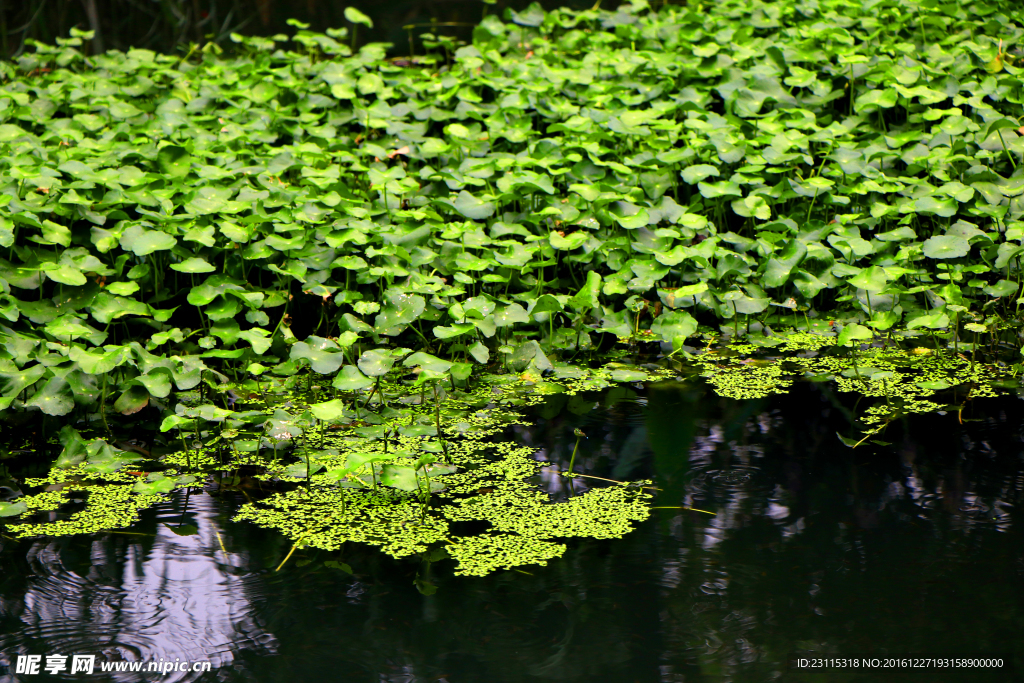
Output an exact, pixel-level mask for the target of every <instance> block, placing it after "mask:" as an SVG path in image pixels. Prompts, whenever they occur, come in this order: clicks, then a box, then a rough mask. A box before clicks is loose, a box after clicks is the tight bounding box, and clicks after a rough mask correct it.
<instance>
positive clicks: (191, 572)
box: [0, 495, 276, 681]
mask: <svg viewBox="0 0 1024 683" xmlns="http://www.w3.org/2000/svg"><path fill="white" fill-rule="evenodd" d="M176 502H177V503H178V504H177V506H175V505H164V506H160V507H159V508H157V509H156V510H155V511H154V513H153V515H151V517H152V518H153V519H152V521H153V524H149V525H147V528H152V529H154V530H153V531H151V532H147V531H138V532H136V533H135V534H132V535H128V534H110V535H97V536H95V537H94V538H93V539H91V543H90V544H89V547H88V548H86V547H85V544H84V543H81V542H79V540H78V539H75V540H74V541H72V542H70V543H69V542H68V540H67V539H57V540H40V541H36V542H34V543H31V544H27V543H22V544H21V546H26V545H27V546H28V547H27V548H24V550H23V553H24V556H23V561H24V562H25V564H26V565H27V566H22V567H19V569H20V570H21V571H22V572H25V573H26V575H25V576H24V579H23V581H22V582H20V583H21V585H20V586H18V587H17V588H14V585H12V584H16V583H18V582H17V581H16V579H13V577H10V576H8V577H7V580H6V582H5V586H4V591H3V595H2V597H0V618H2V619H3V622H2V623H3V633H0V653H2V656H3V660H0V661H3V663H4V664H7V665H8V666H10V665H11V663H12V662H13V661H14V660H15V659H16V658H17V655H18V654H64V655H72V654H95V655H97V659H98V660H104V661H131V662H138V661H141V662H145V663H147V664H148V662H151V661H158V660H163V661H175V660H185V661H189V662H196V661H209V662H210V663H211V665H212V669H213V670H220V669H225V668H235V666H236V665H237V664H238V661H237V660H238V652H239V651H240V650H247V651H252V652H259V653H261V654H264V655H270V654H274V653H275V652H276V640H275V638H274V636H273V635H272V634H271V633H269V632H267V631H266V630H265V629H263V628H262V627H261V625H260V624H259V623H258V617H257V615H256V614H255V611H254V610H253V605H252V599H253V596H255V597H259V595H260V593H261V589H260V583H261V582H260V579H259V577H258V576H257V575H253V574H250V573H248V572H247V571H245V570H244V569H242V568H243V567H244V566H245V564H246V563H247V560H246V558H245V556H244V555H237V554H230V553H228V554H225V553H224V551H222V550H221V548H220V543H219V542H218V539H217V535H218V533H219V531H218V528H217V524H218V523H217V520H216V509H215V508H216V505H215V503H214V501H213V500H212V499H211V498H210V497H209V496H206V495H199V496H195V495H193V496H190V499H189V500H188V501H187V503H186V501H185V500H184V496H183V497H182V499H180V500H178V501H176ZM185 504H187V509H184V510H183V509H181V508H183V507H184V505H185ZM175 507H177V508H179V509H177V510H176V509H174V508H175ZM143 534H153V535H150V536H148V537H146V538H145V540H136V539H141V538H143V536H142V535H143ZM128 539H131V540H128ZM19 549H20V548H19ZM9 552H11V553H13V552H14V549H12V550H11V551H9ZM83 552H84V553H87V554H88V557H83V556H78V554H79V553H83ZM76 569H77V570H78V571H76ZM239 569H241V571H239ZM82 570H84V571H82ZM7 571H10V569H9V568H8V570H7ZM12 589H13V590H12ZM76 677H80V676H76ZM152 678H153V674H149V675H146V674H144V673H131V672H125V673H118V674H113V675H111V678H110V680H116V681H143V680H151V679H152ZM194 679H195V676H194V675H193V674H191V673H184V672H169V673H168V674H167V675H166V676H162V677H161V680H164V681H186V680H194Z"/></svg>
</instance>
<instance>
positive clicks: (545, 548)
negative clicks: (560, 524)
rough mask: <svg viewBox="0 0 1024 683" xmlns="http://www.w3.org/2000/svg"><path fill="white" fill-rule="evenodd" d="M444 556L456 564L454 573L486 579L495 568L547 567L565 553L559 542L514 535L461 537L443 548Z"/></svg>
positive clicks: (564, 547)
mask: <svg viewBox="0 0 1024 683" xmlns="http://www.w3.org/2000/svg"><path fill="white" fill-rule="evenodd" d="M447 550H448V554H449V555H451V556H452V557H453V558H454V559H455V560H457V561H458V563H459V564H458V566H457V567H456V568H455V574H457V575H461V576H486V575H487V574H490V573H491V572H494V571H497V570H499V569H511V568H513V567H521V566H523V565H528V564H539V565H542V566H543V565H547V563H548V560H553V559H555V558H557V557H561V556H562V554H563V553H564V552H565V551H566V546H565V545H564V544H562V543H552V542H551V541H542V540H540V539H537V538H529V537H526V536H516V535H514V534H503V535H500V536H499V535H491V534H481V535H479V536H464V537H462V538H459V539H458V540H457V541H455V542H453V543H451V544H450V545H448V546H447Z"/></svg>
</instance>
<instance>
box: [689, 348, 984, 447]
mask: <svg viewBox="0 0 1024 683" xmlns="http://www.w3.org/2000/svg"><path fill="white" fill-rule="evenodd" d="M830 347H831V348H835V349H838V348H839V347H838V346H837V345H836V338H835V337H832V336H826V335H815V334H810V333H796V334H793V335H790V336H789V337H787V338H786V342H785V343H784V344H781V345H779V346H777V347H776V349H777V350H776V352H777V353H778V355H776V356H770V357H765V358H750V357H749V356H748V355H747V354H750V353H752V352H753V351H754V350H756V349H757V348H758V347H757V346H756V345H753V344H731V345H729V346H728V349H729V351H730V352H732V353H733V354H735V355H733V356H729V357H724V356H722V355H720V354H711V353H709V354H704V355H702V356H699V357H697V358H696V359H695V362H696V365H697V367H698V368H699V370H700V374H701V376H702V377H704V378H705V379H706V380H707V381H708V383H709V384H711V386H712V387H713V388H714V390H715V392H716V393H718V394H719V395H720V396H724V397H727V398H734V399H751V398H764V397H766V396H770V395H772V394H782V393H785V392H786V391H787V390H788V389H789V388H790V387H791V386H792V383H793V381H794V380H795V379H796V378H797V377H799V376H801V375H805V376H811V377H813V376H818V377H821V376H824V377H827V378H830V379H832V380H833V381H835V383H836V385H837V388H838V389H839V391H841V392H848V393H856V394H860V395H862V396H865V397H868V398H875V399H880V400H881V401H882V402H881V403H879V404H877V405H872V406H869V407H868V408H866V409H865V410H864V413H863V415H862V416H861V418H862V421H863V422H864V424H865V426H867V429H866V430H865V435H866V436H871V435H873V434H877V433H879V432H881V431H882V430H883V429H884V428H885V426H886V425H888V424H889V423H890V422H892V421H893V420H894V419H897V418H899V417H901V416H902V415H906V414H910V413H927V412H932V411H935V410H939V409H941V408H942V405H941V404H939V403H936V402H935V401H931V400H928V398H929V397H930V396H933V395H934V394H935V393H936V391H938V390H941V388H949V387H957V386H962V385H970V387H971V390H970V393H969V394H968V396H969V397H970V398H982V397H987V396H995V395H996V390H995V389H994V388H993V386H992V383H993V382H994V381H995V380H997V379H998V378H999V372H998V371H997V369H996V368H995V367H993V366H992V365H988V364H983V363H972V362H971V361H969V360H968V359H966V358H964V357H963V356H960V355H959V354H949V353H938V352H929V353H927V354H923V353H920V352H919V349H913V350H911V351H904V350H901V349H895V348H874V347H873V348H868V349H866V350H857V351H853V352H852V355H827V354H824V353H819V352H823V351H827V350H829V349H830ZM929 351H930V350H929ZM808 352H810V353H808ZM797 353H800V354H801V355H796V354H797ZM808 356H809V357H808ZM866 436H865V438H866Z"/></svg>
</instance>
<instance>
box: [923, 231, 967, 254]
mask: <svg viewBox="0 0 1024 683" xmlns="http://www.w3.org/2000/svg"><path fill="white" fill-rule="evenodd" d="M970 250H971V245H969V244H968V243H967V240H965V239H964V238H963V237H957V236H956V235H937V236H935V237H929V238H928V239H927V240H925V242H924V246H923V247H922V251H923V252H924V255H925V256H927V257H928V258H934V259H947V258H960V257H962V256H967V253H968V252H969V251H970Z"/></svg>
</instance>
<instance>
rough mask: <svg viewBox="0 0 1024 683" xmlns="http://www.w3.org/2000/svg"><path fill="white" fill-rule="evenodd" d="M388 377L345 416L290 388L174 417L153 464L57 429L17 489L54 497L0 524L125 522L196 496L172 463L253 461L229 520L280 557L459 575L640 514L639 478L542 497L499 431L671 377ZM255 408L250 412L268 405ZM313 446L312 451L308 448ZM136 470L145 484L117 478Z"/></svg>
mask: <svg viewBox="0 0 1024 683" xmlns="http://www.w3.org/2000/svg"><path fill="white" fill-rule="evenodd" d="M364 357H367V356H366V354H364ZM364 365H365V364H364ZM402 367H403V368H415V369H418V370H419V371H420V372H419V374H418V376H417V379H416V380H415V381H412V382H405V381H404V380H402V378H401V376H400V374H401V372H402V371H401V370H399V369H398V368H397V367H396V366H394V365H393V364H392V365H389V366H388V371H386V372H382V373H380V374H379V375H377V376H376V381H374V382H373V383H372V384H368V385H367V386H365V387H364V388H363V391H364V392H366V393H367V395H368V396H367V398H369V396H371V395H377V396H380V397H383V396H388V397H389V399H388V400H384V399H383V398H382V399H381V400H379V402H378V403H377V404H376V410H375V411H372V412H367V413H363V414H362V415H361V417H359V418H357V417H356V414H355V411H354V410H350V409H348V408H346V404H345V402H344V401H342V400H340V399H331V400H328V401H321V402H317V403H309V402H308V399H309V398H313V397H315V396H317V395H318V394H316V389H315V388H314V387H313V385H312V383H311V382H307V383H302V382H297V383H296V386H297V387H298V390H293V392H292V393H290V395H288V396H286V398H288V400H286V401H284V402H283V403H282V404H281V405H284V406H289V407H288V408H283V407H279V408H275V409H274V410H273V411H269V410H262V411H261V410H256V411H244V410H243V411H230V410H224V409H219V408H216V407H215V406H212V405H209V404H205V405H199V406H195V407H191V408H185V407H182V408H181V410H180V411H179V412H178V413H176V414H175V415H174V416H171V417H168V418H167V419H165V420H164V424H163V428H164V429H166V430H167V431H170V430H179V431H180V432H182V433H183V434H189V435H190V436H193V437H195V443H194V444H193V445H192V447H191V448H190V447H188V445H187V444H186V445H185V446H184V447H183V448H181V449H179V450H177V451H174V452H171V453H168V454H166V455H164V456H163V457H161V458H160V460H159V461H155V460H148V461H147V460H146V459H144V458H142V457H140V456H138V455H136V454H132V453H129V452H126V451H121V450H116V449H112V448H111V447H110V446H108V445H107V444H106V442H104V441H103V440H102V439H93V440H91V441H86V440H84V439H82V438H81V437H80V436H79V435H78V433H77V432H76V431H75V430H73V429H72V428H70V427H69V428H65V430H64V432H62V438H63V440H64V442H65V448H64V452H63V453H62V455H61V458H60V459H59V460H58V465H57V466H56V467H54V469H53V470H52V471H51V472H50V474H49V476H48V477H46V478H43V479H33V480H29V481H28V482H26V484H27V485H29V486H34V487H42V486H50V487H60V489H59V490H58V491H44V492H42V493H39V494H34V495H29V496H24V497H22V498H20V499H18V501H19V502H18V505H19V507H17V508H12V509H10V510H7V511H6V514H7V516H9V517H10V518H11V521H10V523H9V524H10V526H9V528H10V529H11V530H12V531H13V532H14V533H15V534H16V535H18V536H21V537H28V536H35V535H68V534H77V533H93V532H96V531H100V530H104V529H113V528H118V527H122V526H126V525H129V524H130V523H132V522H133V521H134V520H135V519H136V518H137V515H138V512H139V511H140V510H142V509H144V508H146V507H148V506H150V505H153V504H154V503H156V502H158V501H160V500H164V499H165V498H166V495H167V494H169V493H171V492H172V491H174V490H175V489H178V488H185V487H190V486H198V485H201V483H202V482H201V481H200V479H199V478H198V477H197V476H190V475H182V474H179V473H178V472H179V470H178V469H177V467H180V466H181V465H182V464H184V463H189V464H190V465H191V467H192V468H194V469H190V470H189V471H190V472H199V471H202V472H204V473H205V474H206V475H212V476H223V475H224V474H226V473H230V472H233V471H236V470H237V469H238V468H239V467H242V466H246V467H252V466H253V465H258V467H259V469H260V472H259V473H258V474H256V475H255V476H256V477H257V478H258V479H260V480H262V481H264V482H266V483H267V484H268V486H270V487H271V490H274V489H277V490H276V492H274V493H271V494H270V495H268V496H267V497H265V498H262V499H261V500H259V501H254V502H251V503H247V504H245V505H243V506H242V507H241V508H240V509H239V512H238V514H237V515H236V517H235V520H236V521H250V522H253V523H255V524H258V525H260V526H265V527H268V528H273V529H277V530H279V531H280V532H281V533H283V534H284V535H286V536H287V537H289V538H291V539H292V540H293V546H292V550H294V549H296V548H297V547H300V546H309V547H315V548H321V549H325V550H336V549H338V548H340V547H341V544H343V543H345V542H354V543H363V544H367V545H371V546H375V547H378V548H380V549H381V550H382V551H383V552H385V553H388V554H390V555H393V556H395V557H406V556H409V555H414V554H418V553H422V552H426V551H428V550H430V549H431V548H436V547H441V548H444V549H445V550H446V551H447V552H448V553H449V555H450V556H451V557H453V558H456V559H457V561H458V565H457V566H456V573H460V574H469V575H482V574H486V573H488V572H489V571H493V570H496V569H501V568H509V567H513V566H519V565H523V564H531V563H541V564H543V563H545V562H547V561H548V560H550V559H552V558H554V557H557V556H558V555H559V554H561V552H563V551H564V550H565V547H566V546H565V545H564V544H559V543H554V542H552V541H551V539H553V538H560V539H567V538H573V537H591V538H617V537H620V536H622V535H624V534H625V533H628V532H629V531H630V530H631V529H632V525H633V524H634V523H635V522H638V521H642V520H643V519H645V518H646V517H647V515H648V512H647V509H648V503H647V502H646V501H647V500H648V499H649V498H650V495H649V494H648V493H646V492H645V490H644V488H643V487H644V486H645V485H646V484H647V483H649V482H634V483H621V482H608V483H611V484H613V485H612V486H609V487H607V488H595V489H592V490H589V491H587V492H585V493H583V494H582V495H578V496H574V497H572V498H571V499H570V500H569V501H566V502H555V501H552V500H551V499H550V498H549V496H548V495H547V494H544V493H541V492H540V490H539V489H538V488H537V486H536V483H535V481H534V478H535V477H536V475H537V474H538V472H539V471H540V468H541V467H543V466H544V463H542V462H539V461H537V460H536V459H535V458H534V457H533V449H531V448H528V447H524V446H520V445H518V444H516V443H515V442H514V441H511V440H508V439H507V438H502V437H501V435H502V434H503V433H504V432H505V430H506V429H507V428H508V427H509V426H510V425H514V424H528V422H527V421H526V420H525V418H524V416H523V415H521V414H520V413H519V412H517V411H516V410H515V407H519V406H524V407H525V406H530V405H536V404H538V403H539V402H541V401H542V400H544V397H545V396H549V395H552V394H554V393H563V392H564V393H569V394H575V393H577V392H579V391H585V390H592V389H595V388H601V387H608V386H612V385H613V384H614V383H615V382H623V381H631V382H635V381H640V380H650V381H656V380H658V379H663V378H667V377H670V376H672V373H671V372H670V371H667V370H658V371H652V372H646V371H640V370H634V369H630V368H628V367H627V366H623V365H622V364H613V365H611V366H609V367H603V368H598V369H594V370H590V369H584V368H578V367H571V366H553V367H552V373H551V374H550V378H549V379H548V380H543V379H541V378H540V377H538V376H536V375H531V374H529V373H524V374H523V375H522V376H508V375H504V376H502V375H497V376H493V375H492V376H482V377H480V378H478V383H479V386H477V387H476V388H475V389H472V390H469V391H459V390H458V389H457V388H456V387H455V386H454V380H452V379H451V378H449V383H448V384H447V386H440V385H441V381H440V379H441V378H443V377H444V375H443V374H442V370H446V369H447V367H445V364H444V362H442V361H440V360H439V359H437V358H435V357H432V356H428V355H427V354H423V353H419V354H414V355H412V356H409V357H408V358H407V359H406V360H405V362H404V363H403V365H402ZM364 369H368V370H370V371H371V372H373V369H372V368H364ZM431 372H433V373H435V377H434V379H435V380H436V381H435V385H434V388H435V390H436V391H437V392H438V393H437V394H435V404H434V405H429V404H425V403H423V402H421V401H419V400H418V399H420V398H421V397H422V393H421V392H420V391H419V389H420V387H421V386H422V383H423V382H424V381H427V380H428V379H429V378H430V374H429V373H431ZM258 401H259V403H260V404H262V403H264V402H265V401H266V396H260V397H258ZM357 403H358V401H353V402H352V403H351V406H352V407H355V406H356V405H357ZM365 403H369V401H366V402H365ZM395 406H401V407H400V408H398V407H395ZM317 420H319V421H320V422H319V423H318V422H317ZM217 421H221V422H222V423H229V424H230V425H231V430H232V431H233V432H234V433H233V434H231V436H232V437H233V438H232V444H233V446H234V448H233V449H232V451H231V453H230V454H228V455H227V457H226V459H225V460H221V459H219V457H218V455H217V451H216V450H215V448H214V447H215V446H218V445H220V446H223V443H222V442H221V441H220V440H221V439H223V438H224V436H223V435H224V434H225V431H224V430H221V431H220V432H219V435H218V436H213V434H214V432H213V431H212V430H209V429H205V428H203V427H201V426H200V423H204V424H205V426H211V425H213V424H216V423H217ZM360 425H361V426H360ZM335 427H337V428H339V429H334V428H335ZM249 435H251V436H254V437H257V438H253V439H250V438H246V437H247V436H249ZM314 438H315V439H316V441H317V446H318V448H312V447H311V446H310V444H311V442H312V440H313V439H314ZM204 439H205V441H204ZM282 443H290V444H291V448H290V450H289V449H287V448H285V449H283V450H282V449H281V448H280V446H281V444H282ZM266 451H270V452H271V453H267V454H263V453H265V452H266ZM279 451H280V452H279ZM439 456H441V457H439ZM142 465H144V466H145V467H146V468H147V470H148V472H147V471H134V470H130V469H128V468H129V466H142ZM154 468H159V469H154ZM592 479H595V480H597V479H600V478H598V477H592ZM290 483H293V484H302V485H300V486H289V485H288V484H290ZM79 496H81V497H83V498H84V502H85V508H84V510H82V511H80V512H76V513H74V514H72V515H71V516H69V517H68V518H67V519H64V520H60V521H57V522H43V523H39V522H34V521H33V519H34V515H35V514H37V513H38V512H40V511H59V510H61V509H62V508H63V507H64V506H66V505H67V504H68V503H69V502H71V501H72V500H73V499H74V498H76V497H79ZM467 521H476V522H484V523H486V524H487V526H488V531H487V532H486V533H483V534H476V535H464V534H463V535H460V534H456V533H454V532H453V531H452V529H451V526H450V523H452V522H467ZM289 554H290V553H289ZM285 560H287V558H285ZM283 564H284V561H282V566H283Z"/></svg>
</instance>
